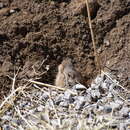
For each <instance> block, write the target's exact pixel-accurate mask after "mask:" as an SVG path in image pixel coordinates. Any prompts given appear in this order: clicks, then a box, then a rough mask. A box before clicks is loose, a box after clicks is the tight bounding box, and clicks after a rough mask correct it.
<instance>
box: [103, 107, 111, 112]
mask: <svg viewBox="0 0 130 130" xmlns="http://www.w3.org/2000/svg"><path fill="white" fill-rule="evenodd" d="M104 112H105V113H110V112H112V108H111V107H109V106H105V107H104Z"/></svg>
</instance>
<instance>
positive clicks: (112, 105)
mask: <svg viewBox="0 0 130 130" xmlns="http://www.w3.org/2000/svg"><path fill="white" fill-rule="evenodd" d="M110 107H111V108H112V109H113V110H119V109H120V108H121V105H120V104H119V103H116V102H110Z"/></svg>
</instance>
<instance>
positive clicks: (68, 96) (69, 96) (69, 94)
mask: <svg viewBox="0 0 130 130" xmlns="http://www.w3.org/2000/svg"><path fill="white" fill-rule="evenodd" d="M70 98H71V93H70V91H69V90H67V91H65V93H64V99H67V100H69V99H70Z"/></svg>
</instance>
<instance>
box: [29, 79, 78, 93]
mask: <svg viewBox="0 0 130 130" xmlns="http://www.w3.org/2000/svg"><path fill="white" fill-rule="evenodd" d="M29 82H31V83H34V84H38V85H42V86H46V87H49V88H55V89H58V90H61V91H66V90H67V89H66V88H61V87H57V86H54V85H50V84H45V83H41V82H38V81H33V80H29ZM69 92H70V93H71V94H73V95H77V93H74V92H72V91H71V90H69Z"/></svg>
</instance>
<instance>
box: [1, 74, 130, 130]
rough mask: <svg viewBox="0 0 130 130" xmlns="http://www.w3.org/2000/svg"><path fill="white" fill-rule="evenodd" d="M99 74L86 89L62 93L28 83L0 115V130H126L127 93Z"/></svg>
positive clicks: (128, 124)
mask: <svg viewBox="0 0 130 130" xmlns="http://www.w3.org/2000/svg"><path fill="white" fill-rule="evenodd" d="M111 77H112V76H111V75H110V74H109V73H106V72H103V73H102V74H101V75H99V76H97V78H96V79H95V80H94V81H93V83H92V84H91V86H90V87H89V88H86V87H85V86H83V85H81V84H77V85H75V86H73V87H72V88H71V89H67V90H66V91H64V92H63V91H60V90H54V89H48V88H45V87H40V86H38V85H35V84H32V85H31V86H30V87H31V89H29V88H28V89H27V90H26V89H25V90H23V91H20V92H19V93H18V94H17V97H16V99H15V100H14V101H13V102H12V105H11V107H8V109H7V110H6V111H5V112H4V113H2V114H1V113H0V127H1V129H3V130H30V129H32V130H106V129H107V130H109V129H110V130H111V129H117V130H129V129H130V93H129V91H128V90H126V89H125V88H123V87H122V86H121V85H119V83H118V82H117V81H116V80H113V79H112V78H111Z"/></svg>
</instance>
